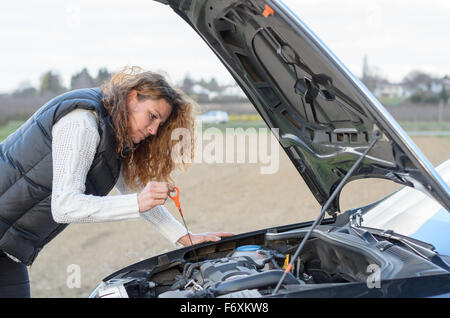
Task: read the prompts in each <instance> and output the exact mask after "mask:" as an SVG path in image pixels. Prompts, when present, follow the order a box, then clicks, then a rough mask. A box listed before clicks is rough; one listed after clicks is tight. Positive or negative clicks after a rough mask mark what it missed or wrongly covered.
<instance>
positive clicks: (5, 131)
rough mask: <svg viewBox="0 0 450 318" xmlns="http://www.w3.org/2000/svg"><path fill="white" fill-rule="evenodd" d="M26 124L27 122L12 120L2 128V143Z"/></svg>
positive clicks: (0, 135)
mask: <svg viewBox="0 0 450 318" xmlns="http://www.w3.org/2000/svg"><path fill="white" fill-rule="evenodd" d="M24 122H25V120H11V121H9V122H8V123H6V124H5V125H2V126H0V142H1V141H3V140H4V139H5V138H6V137H8V136H9V135H11V134H12V133H13V132H15V131H16V130H17V128H19V127H20V126H21V125H22V124H23V123H24Z"/></svg>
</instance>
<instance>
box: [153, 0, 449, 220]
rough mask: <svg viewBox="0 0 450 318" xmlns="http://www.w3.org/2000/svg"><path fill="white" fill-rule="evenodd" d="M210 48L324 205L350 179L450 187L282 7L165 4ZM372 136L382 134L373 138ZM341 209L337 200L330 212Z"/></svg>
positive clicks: (234, 1) (435, 189) (445, 197)
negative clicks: (351, 171)
mask: <svg viewBox="0 0 450 318" xmlns="http://www.w3.org/2000/svg"><path fill="white" fill-rule="evenodd" d="M159 2H162V3H164V4H167V5H170V7H171V8H172V9H173V10H174V11H175V12H176V13H177V14H178V15H179V16H181V17H182V18H183V19H184V20H185V21H186V22H187V23H188V24H189V25H190V26H191V27H192V28H193V29H194V30H195V31H196V32H197V33H198V34H199V35H200V36H201V37H202V39H203V40H204V41H205V42H206V43H207V44H208V46H209V47H210V48H211V49H212V51H213V52H214V53H215V54H216V55H217V57H218V58H219V59H220V61H221V62H222V63H223V64H224V65H225V67H226V68H227V69H228V70H229V72H230V73H231V75H232V76H233V77H234V79H235V80H236V82H237V83H238V85H239V86H240V87H241V88H242V90H243V91H244V92H245V93H246V95H247V97H248V99H249V100H250V101H251V102H252V103H253V105H254V106H255V108H256V110H257V111H258V113H259V114H260V115H261V117H262V118H263V120H264V121H265V122H266V124H267V125H268V126H269V127H270V128H273V129H276V130H273V133H274V134H275V136H276V137H277V138H278V140H279V142H280V145H281V147H282V148H283V149H284V150H285V152H286V154H287V155H288V156H289V158H290V159H291V161H292V162H293V164H294V165H295V167H296V168H297V170H298V171H299V173H300V174H301V176H302V177H303V179H304V180H305V182H306V183H307V185H308V187H309V188H310V190H311V191H312V193H313V195H314V196H315V197H316V199H317V200H318V201H319V203H320V204H322V205H323V204H324V203H325V202H326V201H327V200H328V198H329V197H330V195H331V194H332V192H333V191H334V190H335V189H336V187H337V185H338V184H339V183H340V182H341V181H342V179H343V178H344V176H345V175H346V174H347V173H348V171H349V170H350V168H351V167H352V166H353V164H354V163H355V162H356V161H357V160H358V158H359V157H361V155H362V154H363V153H364V151H365V150H367V149H368V147H369V145H372V143H373V147H372V148H371V149H370V151H369V152H368V153H367V155H366V156H365V157H364V159H363V160H362V161H361V163H360V164H359V166H358V167H357V169H356V170H355V171H354V172H353V173H352V176H351V177H350V178H349V179H348V180H347V182H349V181H352V180H355V179H360V178H368V177H375V178H385V179H389V180H392V181H394V182H398V183H400V184H404V185H408V186H412V187H415V188H418V189H420V190H423V191H425V192H426V193H428V194H430V195H431V196H432V197H434V198H435V199H436V200H437V201H438V202H439V203H440V204H442V205H443V207H444V208H446V209H447V210H449V211H450V198H449V194H450V191H449V188H448V186H447V185H446V184H445V182H443V180H442V179H441V177H440V176H439V174H438V173H437V172H436V171H435V170H434V168H433V166H432V165H431V164H430V162H429V161H428V160H427V158H426V157H425V156H424V155H423V154H422V153H421V151H420V150H419V149H418V147H417V146H416V145H415V144H414V143H413V142H412V141H411V139H410V138H409V137H408V135H407V134H406V133H405V132H404V131H403V129H402V128H401V127H400V126H399V125H398V123H397V122H396V121H395V120H394V119H393V118H392V117H391V115H390V114H389V113H388V112H387V111H386V110H385V108H384V107H383V106H382V105H381V104H380V103H379V102H378V101H377V99H376V98H375V97H374V96H373V95H372V94H371V93H370V92H369V91H368V90H367V88H366V87H365V86H364V85H363V84H362V83H361V82H360V81H359V80H358V79H357V78H356V77H355V76H354V75H353V74H352V73H351V72H349V71H348V70H347V69H346V68H345V66H343V64H342V63H341V62H340V61H339V60H338V59H337V58H336V57H335V56H334V55H333V54H332V53H331V52H330V50H329V49H328V48H327V47H326V46H325V45H324V44H323V43H322V42H321V41H320V40H319V39H318V38H317V37H316V36H315V35H314V34H313V33H312V31H311V30H309V29H308V27H307V26H305V25H304V24H303V22H302V21H301V20H300V19H299V18H298V17H296V16H295V15H294V14H293V13H292V12H291V11H290V10H289V9H288V8H287V7H285V6H284V4H283V3H281V2H279V1H262V0H256V1H245V0H230V1H221V0H208V1H204V0H201V1H199V0H190V1H183V0H178V1H177V0H161V1H159ZM375 136H378V138H377V140H376V141H374V138H375ZM338 211H339V195H337V196H336V197H335V198H334V200H333V202H332V203H331V204H330V206H329V209H328V212H329V213H330V214H331V215H334V214H335V213H336V212H338Z"/></svg>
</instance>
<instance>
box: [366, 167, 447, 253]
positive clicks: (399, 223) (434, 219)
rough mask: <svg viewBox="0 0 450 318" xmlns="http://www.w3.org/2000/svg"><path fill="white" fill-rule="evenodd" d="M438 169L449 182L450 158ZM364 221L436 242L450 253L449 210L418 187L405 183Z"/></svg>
mask: <svg viewBox="0 0 450 318" xmlns="http://www.w3.org/2000/svg"><path fill="white" fill-rule="evenodd" d="M437 171H438V173H439V174H440V175H441V176H442V178H443V179H444V180H445V182H446V183H447V184H450V159H449V160H447V161H445V162H444V163H442V164H441V165H440V166H438V167H437ZM361 225H362V226H365V227H371V228H378V229H383V230H393V231H394V232H397V233H399V234H402V235H406V236H409V237H412V238H415V239H418V240H421V241H424V242H427V243H430V244H432V245H434V246H435V247H436V252H438V253H440V254H443V255H450V236H449V235H448V233H449V232H450V214H449V213H448V211H447V210H446V209H444V208H443V207H442V206H441V205H440V204H439V203H437V202H436V200H434V199H433V198H431V197H429V196H428V195H426V194H425V193H424V192H421V191H419V190H416V189H413V188H410V187H403V188H402V189H400V190H399V191H397V192H396V193H394V194H393V195H392V196H389V197H387V198H386V199H384V200H382V201H381V202H380V203H379V204H377V205H376V206H375V207H373V208H372V209H370V210H369V211H367V212H366V213H365V214H364V216H363V220H362V223H361Z"/></svg>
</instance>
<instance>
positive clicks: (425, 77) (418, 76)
mask: <svg viewBox="0 0 450 318" xmlns="http://www.w3.org/2000/svg"><path fill="white" fill-rule="evenodd" d="M431 82H432V77H431V76H430V75H429V74H427V73H425V72H422V71H419V70H414V71H411V72H409V73H408V74H407V75H406V76H405V77H404V78H403V84H404V85H406V86H407V87H408V88H409V89H410V90H412V91H418V90H420V91H428V90H430V85H431Z"/></svg>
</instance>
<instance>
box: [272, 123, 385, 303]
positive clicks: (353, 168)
mask: <svg viewBox="0 0 450 318" xmlns="http://www.w3.org/2000/svg"><path fill="white" fill-rule="evenodd" d="M373 136H374V138H373V140H372V142H371V143H370V144H369V146H368V147H367V149H366V150H365V151H364V152H363V153H362V154H361V156H360V157H359V158H358V160H356V161H355V163H354V164H353V166H352V167H351V168H350V170H349V171H348V172H347V174H346V175H345V176H344V178H343V179H342V180H341V182H339V184H338V186H337V187H336V189H334V191H333V193H332V194H331V196H330V197H329V198H328V200H327V202H326V203H325V204H324V205H323V206H322V210H321V211H320V214H319V216H318V217H317V219H316V220H315V221H314V223H313V224H312V225H311V228H310V229H309V231H308V233H306V235H305V237H304V238H303V240H302V242H301V243H300V245H299V246H298V248H297V250H296V251H295V253H294V256H293V257H292V258H291V261H290V263H289V265H288V267H287V268H286V270H285V271H284V273H283V275H282V276H281V278H280V281H279V282H278V284H277V286H276V287H275V289H274V291H273V293H272V295H276V294H277V293H278V290H279V289H280V287H281V284H282V283H283V281H284V279H285V278H286V275H287V274H288V273H289V272H290V271H291V269H292V266H293V264H294V261H295V260H296V259H297V257H298V255H299V254H300V251H301V250H302V249H303V246H304V245H305V243H306V241H307V240H308V239H309V237H310V236H311V233H312V231H313V230H314V228H315V227H316V226H317V225H319V224H320V223H321V222H322V219H323V217H324V215H325V212H326V210H327V209H328V207H329V206H330V204H331V203H332V202H333V200H334V198H335V197H336V195H337V194H338V193H339V192H340V191H341V189H342V187H343V186H344V185H345V183H346V182H347V180H348V178H350V177H351V175H352V174H353V172H354V171H355V170H356V168H357V167H358V166H359V164H360V163H361V161H362V160H363V159H364V157H365V156H366V155H367V154H368V153H369V151H370V150H371V149H372V148H373V147H374V146H375V144H376V143H377V141H378V140H379V139H380V138H381V136H382V134H381V132H380V131H378V130H375V131H374V134H373Z"/></svg>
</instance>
